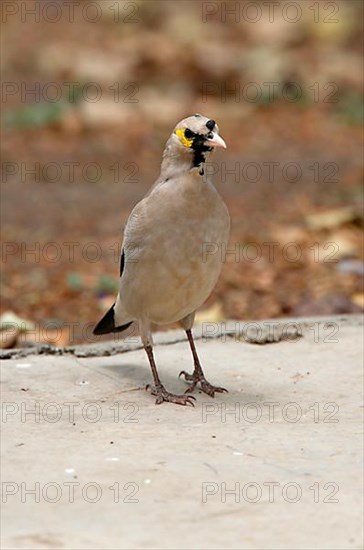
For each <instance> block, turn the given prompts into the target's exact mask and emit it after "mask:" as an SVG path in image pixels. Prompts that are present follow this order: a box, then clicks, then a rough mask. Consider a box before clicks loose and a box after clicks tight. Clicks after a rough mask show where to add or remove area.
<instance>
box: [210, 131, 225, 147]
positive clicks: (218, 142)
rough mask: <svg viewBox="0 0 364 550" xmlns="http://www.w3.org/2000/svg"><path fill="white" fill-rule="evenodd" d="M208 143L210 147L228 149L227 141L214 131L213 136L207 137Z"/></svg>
mask: <svg viewBox="0 0 364 550" xmlns="http://www.w3.org/2000/svg"><path fill="white" fill-rule="evenodd" d="M207 143H208V145H209V146H210V147H222V148H223V149H226V143H225V141H224V140H223V139H222V137H221V136H219V134H216V133H215V132H212V138H207Z"/></svg>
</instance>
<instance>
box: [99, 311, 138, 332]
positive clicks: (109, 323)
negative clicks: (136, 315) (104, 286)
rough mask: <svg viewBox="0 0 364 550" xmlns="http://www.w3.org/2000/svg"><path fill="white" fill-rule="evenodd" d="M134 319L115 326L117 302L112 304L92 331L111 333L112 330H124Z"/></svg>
mask: <svg viewBox="0 0 364 550" xmlns="http://www.w3.org/2000/svg"><path fill="white" fill-rule="evenodd" d="M133 322H134V321H130V322H129V323H125V324H124V325H119V326H115V304H113V305H112V306H111V308H110V309H109V311H108V312H107V313H105V315H104V316H103V318H102V319H101V321H99V322H98V323H97V325H96V327H95V328H94V330H93V331H92V332H93V333H94V334H97V335H100V334H109V333H110V332H122V331H123V330H126V329H127V328H128V327H130V325H131V324H132V323H133Z"/></svg>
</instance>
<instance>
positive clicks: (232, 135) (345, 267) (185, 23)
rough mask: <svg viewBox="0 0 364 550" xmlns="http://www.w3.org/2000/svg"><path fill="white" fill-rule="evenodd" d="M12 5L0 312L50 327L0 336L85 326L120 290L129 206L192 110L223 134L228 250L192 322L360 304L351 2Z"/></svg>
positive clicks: (358, 139)
mask: <svg viewBox="0 0 364 550" xmlns="http://www.w3.org/2000/svg"><path fill="white" fill-rule="evenodd" d="M14 4H16V5H18V6H19V12H18V13H17V14H15V15H9V14H7V17H5V18H4V12H3V19H2V21H3V22H2V33H1V35H2V79H3V123H2V178H1V192H2V205H1V208H2V211H1V225H2V239H3V245H2V260H3V270H2V271H3V277H2V280H3V284H2V290H1V312H2V313H5V312H12V313H13V314H16V315H17V316H19V317H20V318H21V319H23V320H27V321H29V322H30V323H35V324H37V325H38V324H39V325H40V326H43V327H48V328H49V327H50V328H49V331H43V330H40V331H38V332H37V331H36V332H29V331H28V332H27V333H26V334H25V335H24V334H23V335H22V337H19V335H17V337H14V334H13V330H12V329H11V330H10V334H9V335H8V336H9V338H5V337H4V338H2V345H4V346H8V345H9V346H10V345H27V344H28V343H31V342H32V341H34V340H36V341H44V340H46V341H51V342H53V343H56V344H57V345H67V344H69V343H76V342H80V341H85V340H89V339H90V337H91V336H90V330H89V327H90V326H91V324H92V323H93V322H95V321H96V320H97V319H98V318H99V316H100V314H102V313H103V311H104V310H105V309H106V308H107V307H108V306H109V305H110V304H111V303H112V301H113V299H114V296H115V293H116V291H117V285H118V263H119V260H118V253H119V250H120V243H121V238H122V233H121V231H122V227H123V224H124V223H125V221H126V219H127V216H128V213H129V212H130V209H131V208H132V207H133V205H134V204H135V203H136V202H137V201H138V200H139V199H140V198H141V197H142V196H143V194H144V193H145V192H146V191H147V189H148V188H149V186H150V185H151V184H152V183H153V181H154V180H155V179H156V177H157V176H158V172H159V165H160V160H161V154H162V151H163V147H164V143H165V141H166V140H167V138H168V135H169V133H170V132H171V130H172V128H173V126H174V125H175V123H176V122H177V121H178V120H179V119H180V118H182V117H184V116H186V115H188V114H192V113H194V112H201V113H203V114H206V115H207V116H209V117H211V118H214V119H216V120H217V121H218V124H219V126H220V131H221V134H222V135H223V137H224V139H225V140H226V142H227V144H228V149H227V151H226V152H219V153H217V154H216V156H215V158H214V159H212V163H211V165H210V166H209V170H210V172H211V173H212V172H213V173H214V181H215V182H216V184H217V187H218V189H219V191H220V192H221V194H222V195H223V197H224V199H225V201H226V202H227V204H228V207H229V209H230V213H231V218H232V235H231V242H230V246H229V250H230V251H234V254H233V253H229V254H227V255H226V262H225V267H224V271H223V274H222V276H221V279H220V281H219V283H218V285H217V287H216V289H215V291H214V293H213V295H212V296H211V297H210V299H209V301H208V302H207V304H206V305H205V306H204V310H203V311H204V313H203V315H201V316H200V317H199V319H200V320H216V321H217V320H221V319H224V318H236V319H252V318H254V319H263V318H268V317H282V316H287V315H290V316H296V315H317V314H318V315H320V314H325V315H328V314H335V313H349V312H357V311H362V308H363V303H364V295H363V286H362V277H363V249H362V226H363V201H362V176H363V159H362V101H361V94H362V68H363V63H362V57H361V52H362V37H363V32H362V11H363V10H362V3H361V2H356V1H346V2H335V3H331V4H334V5H336V6H337V7H338V8H339V9H338V12H337V13H336V14H335V15H330V14H329V13H328V12H325V11H323V10H324V8H323V7H322V9H321V11H319V12H317V13H316V12H314V11H313V10H312V9H311V10H310V9H309V4H311V3H310V2H305V1H302V2H295V4H297V5H298V6H299V7H300V8H301V11H302V15H301V16H300V18H299V20H298V21H297V22H295V23H290V22H287V21H286V20H285V17H286V16H287V12H285V11H284V6H285V5H286V4H287V3H285V2H282V3H280V4H279V6H278V8H277V12H276V13H275V16H274V21H273V22H270V21H269V17H268V15H267V13H265V12H264V11H263V12H262V17H261V18H260V20H259V21H257V22H255V23H252V22H250V21H249V20H247V19H248V18H247V13H245V15H244V11H243V10H244V6H246V4H247V3H244V2H240V3H236V2H232V3H227V5H228V6H230V7H231V6H235V5H236V4H239V6H240V7H241V10H242V11H240V12H239V13H240V15H239V17H238V16H235V17H232V16H230V17H228V16H226V18H225V19H226V20H224V16H223V13H222V7H221V6H222V4H221V3H218V2H215V3H214V2H213V3H212V4H213V5H214V10H215V8H216V13H214V14H213V15H211V16H207V15H206V2H205V3H204V2H184V1H178V2H159V1H149V2H148V1H146V2H144V1H136V2H125V1H123V2H122V1H120V2H109V1H108V0H104V1H102V2H98V3H97V4H98V5H99V8H100V10H101V16H100V19H99V20H98V21H97V22H94V23H91V22H90V21H89V20H88V19H87V17H85V12H84V11H83V10H84V9H85V6H87V4H90V3H89V2H86V1H85V2H78V3H75V6H74V21H73V22H70V20H69V17H68V16H67V12H66V10H65V6H64V4H63V3H62V2H59V5H60V10H61V11H60V13H61V15H62V17H61V18H60V20H59V21H57V22H56V23H51V22H49V21H47V17H44V16H43V17H42V13H40V20H39V22H35V21H33V20H32V19H31V18H30V17H29V16H27V17H25V16H24V17H22V16H23V15H24V14H22V12H21V10H22V8H21V4H22V3H21V2H18V3H17V2H14ZM23 4H24V3H23ZM26 4H27V6H28V7H29V6H31V5H33V6H35V9H36V7H37V4H39V3H36V2H35V3H34V2H32V1H31V2H27V3H26ZM43 4H46V2H44V3H43ZM53 4H55V2H53ZM76 4H78V5H76ZM93 4H95V2H94V3H93ZM256 4H258V3H256ZM319 5H320V6H322V5H321V4H320V3H319ZM112 6H114V8H112ZM115 6H118V10H119V11H118V12H117V13H118V19H119V21H116V20H115V9H116V8H115ZM130 6H132V7H130ZM133 6H134V7H133ZM2 9H3V10H4V7H3V8H2ZM29 9H30V8H29ZM53 9H54V8H53ZM130 9H135V10H136V11H135V14H134V15H133V16H132V19H135V21H133V22H131V21H126V20H125V18H126V17H129V15H130V13H129V12H130ZM262 9H263V8H262ZM204 10H205V12H204ZM86 13H88V12H86ZM89 14H90V17H91V16H92V17H93V15H92V11H90V12H89ZM51 17H53V16H52V12H51V11H50V12H49V14H48V19H50V18H51ZM250 17H252V16H251V15H250ZM328 17H329V19H330V18H336V19H337V21H336V22H333V23H331V24H329V23H328V22H327V21H325V18H326V19H327V18H328ZM286 19H287V17H286ZM70 82H73V83H74V86H73V92H70V91H69V90H70V85H69V83H70ZM90 82H93V83H96V87H95V85H94V86H93V87H92V86H90V84H89V83H90ZM4 83H5V86H7V87H5V88H4ZM67 83H68V84H67ZM267 83H277V87H276V88H275V90H276V91H275V95H274V97H272V96H269V93H268V90H269V87H268V86H267ZM292 83H293V84H292ZM52 86H53V88H52ZM249 86H250V88H249ZM31 89H32V90H34V93H33V94H32V93H26V92H27V91H28V92H29V90H31ZM95 90H96V91H97V90H98V91H101V96H100V98H99V99H98V100H97V101H91V100H90V98H91V97H92V94H93V93H94V92H95ZM229 90H230V92H229ZM254 90H255V91H256V90H258V96H259V93H260V96H259V97H257V99H255V100H254V101H253V100H251V97H252V95H250V94H253V92H254ZM297 90H299V91H300V92H301V97H300V99H299V100H298V99H297V100H293V99H292V98H295V94H296V92H297ZM58 92H60V96H59V97H58V98H57V99H56V100H55V101H54V100H50V98H54V97H55V96H54V95H53V94H57V93H58ZM82 94H86V95H82ZM90 163H91V164H90ZM92 163H93V164H92ZM272 163H275V164H274V165H273V164H272ZM273 168H274V171H272V170H273ZM297 170H298V172H297ZM52 243H55V244H52ZM32 250H33V253H32ZM151 276H153V274H151ZM6 319H8V320H9V319H10V322H11V319H12V317H5V324H6ZM2 320H3V324H2V326H4V318H3V319H2ZM70 324H71V325H72V327H73V328H72V330H70ZM52 327H53V328H52ZM28 328H31V324H30V325H29V327H28ZM53 329H54V330H53ZM3 334H4V332H3ZM55 335H56V336H55Z"/></svg>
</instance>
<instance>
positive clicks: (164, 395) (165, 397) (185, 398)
mask: <svg viewBox="0 0 364 550" xmlns="http://www.w3.org/2000/svg"><path fill="white" fill-rule="evenodd" d="M146 389H147V390H151V394H152V395H155V396H156V397H157V399H156V401H155V404H156V405H160V404H161V403H163V402H164V401H166V402H168V403H176V405H185V406H186V405H191V406H192V407H194V406H195V404H194V402H193V401H195V400H196V398H195V397H193V396H192V395H186V394H184V395H175V394H173V393H169V392H168V391H167V390H166V389H165V387H164V386H162V385H160V386H151V385H150V384H148V385H147V387H146Z"/></svg>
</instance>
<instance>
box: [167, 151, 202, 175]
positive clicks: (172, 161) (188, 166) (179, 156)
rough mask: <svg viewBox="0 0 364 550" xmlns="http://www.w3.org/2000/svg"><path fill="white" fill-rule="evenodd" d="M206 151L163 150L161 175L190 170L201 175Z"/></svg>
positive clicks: (179, 173) (177, 173) (185, 172)
mask: <svg viewBox="0 0 364 550" xmlns="http://www.w3.org/2000/svg"><path fill="white" fill-rule="evenodd" d="M207 156H208V151H194V152H193V154H192V155H191V153H190V152H186V153H185V152H183V153H181V152H180V151H178V152H172V151H165V154H164V155H163V161H162V165H161V176H163V177H164V178H169V177H173V176H181V175H183V174H188V173H190V172H192V173H196V174H199V175H200V176H203V175H204V173H205V170H204V168H205V162H206V158H207Z"/></svg>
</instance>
